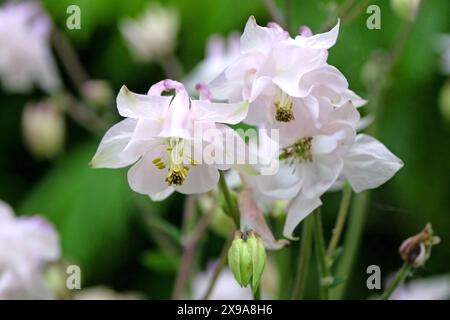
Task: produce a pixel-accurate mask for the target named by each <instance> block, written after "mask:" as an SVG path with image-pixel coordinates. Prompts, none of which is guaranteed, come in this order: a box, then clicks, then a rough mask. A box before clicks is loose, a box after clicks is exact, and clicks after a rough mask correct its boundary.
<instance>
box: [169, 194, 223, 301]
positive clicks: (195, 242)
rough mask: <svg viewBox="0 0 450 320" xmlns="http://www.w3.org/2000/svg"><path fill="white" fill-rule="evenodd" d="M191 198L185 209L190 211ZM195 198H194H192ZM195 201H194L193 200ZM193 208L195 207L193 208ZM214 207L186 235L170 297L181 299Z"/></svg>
mask: <svg viewBox="0 0 450 320" xmlns="http://www.w3.org/2000/svg"><path fill="white" fill-rule="evenodd" d="M190 199H191V198H188V199H187V202H188V203H187V209H188V211H190V210H191V209H192V208H190V206H191V205H192V203H190V202H191V200H190ZM192 199H195V198H192ZM194 202H195V201H194ZM194 209H195V208H194ZM215 210H216V207H215V206H214V207H213V208H211V209H210V210H208V211H207V212H205V213H204V214H203V216H202V218H201V219H200V221H199V222H198V225H197V227H196V228H195V229H194V230H192V232H190V233H188V234H187V235H186V238H185V239H183V240H184V245H183V256H182V258H181V264H180V269H179V271H178V275H177V279H176V281H175V287H174V290H173V293H172V299H181V298H182V295H183V293H184V289H185V287H186V284H187V283H188V279H189V274H190V271H191V268H192V263H193V261H194V257H195V254H196V252H197V249H198V246H199V244H200V242H201V240H202V238H203V236H204V234H205V233H206V231H207V230H208V225H209V223H210V221H211V219H212V216H213V214H214V211H215ZM190 214H192V212H188V213H187V215H190Z"/></svg>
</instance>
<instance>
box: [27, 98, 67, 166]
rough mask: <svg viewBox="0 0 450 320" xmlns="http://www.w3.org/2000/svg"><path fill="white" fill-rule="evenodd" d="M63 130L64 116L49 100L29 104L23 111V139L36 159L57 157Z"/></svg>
mask: <svg viewBox="0 0 450 320" xmlns="http://www.w3.org/2000/svg"><path fill="white" fill-rule="evenodd" d="M65 130H66V127H65V121H64V115H63V114H62V112H61V111H60V110H58V108H57V107H56V106H55V105H53V104H52V103H51V101H49V100H47V101H41V102H37V103H29V104H28V105H27V106H26V107H25V109H24V110H23V114H22V132H23V137H24V139H25V143H26V145H27V147H28V149H29V151H30V152H31V153H32V154H33V155H34V156H35V157H37V158H42V159H52V158H54V157H55V156H57V155H58V154H59V153H60V152H61V151H62V149H63V147H64V139H65Z"/></svg>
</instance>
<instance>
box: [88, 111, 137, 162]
mask: <svg viewBox="0 0 450 320" xmlns="http://www.w3.org/2000/svg"><path fill="white" fill-rule="evenodd" d="M136 125H137V120H136V119H125V120H122V121H121V122H119V123H117V124H116V125H114V126H113V127H112V128H110V129H109V130H108V131H107V132H106V134H105V136H104V137H103V139H102V141H101V142H100V145H99V146H98V149H97V152H96V153H95V155H94V157H93V158H92V160H91V163H90V164H91V166H92V167H94V168H122V167H126V166H128V165H130V164H132V163H133V162H135V161H136V160H137V159H136V158H135V157H131V158H125V157H124V158H122V157H119V154H120V153H121V152H122V151H123V150H124V149H125V147H126V146H127V145H128V143H129V142H130V139H131V137H132V135H133V132H134V130H135V128H136Z"/></svg>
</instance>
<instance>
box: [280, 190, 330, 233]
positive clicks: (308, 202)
mask: <svg viewBox="0 0 450 320" xmlns="http://www.w3.org/2000/svg"><path fill="white" fill-rule="evenodd" d="M321 205H322V201H320V198H318V197H316V198H308V197H306V196H305V195H304V194H303V193H302V192H301V193H300V194H299V195H298V196H297V197H296V198H295V199H293V200H292V201H291V203H289V206H288V210H287V217H286V222H285V223H284V229H283V236H285V237H286V238H288V239H291V240H296V239H298V238H295V237H294V236H293V235H292V233H293V232H294V230H295V228H296V227H297V226H298V224H299V223H300V222H302V220H303V219H304V218H306V217H307V216H308V214H310V213H311V212H313V211H314V210H315V209H317V208H318V207H319V206H321Z"/></svg>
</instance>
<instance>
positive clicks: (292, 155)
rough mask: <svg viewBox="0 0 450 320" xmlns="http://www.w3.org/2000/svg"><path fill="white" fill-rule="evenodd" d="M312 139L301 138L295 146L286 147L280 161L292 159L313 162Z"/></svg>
mask: <svg viewBox="0 0 450 320" xmlns="http://www.w3.org/2000/svg"><path fill="white" fill-rule="evenodd" d="M312 139H313V138H312V137H305V138H301V139H300V140H298V141H297V142H295V143H294V144H293V145H291V146H289V147H286V148H284V149H283V150H282V152H281V154H280V160H287V159H291V160H292V161H294V160H300V161H302V162H312V160H313V159H312V153H311V142H312Z"/></svg>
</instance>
